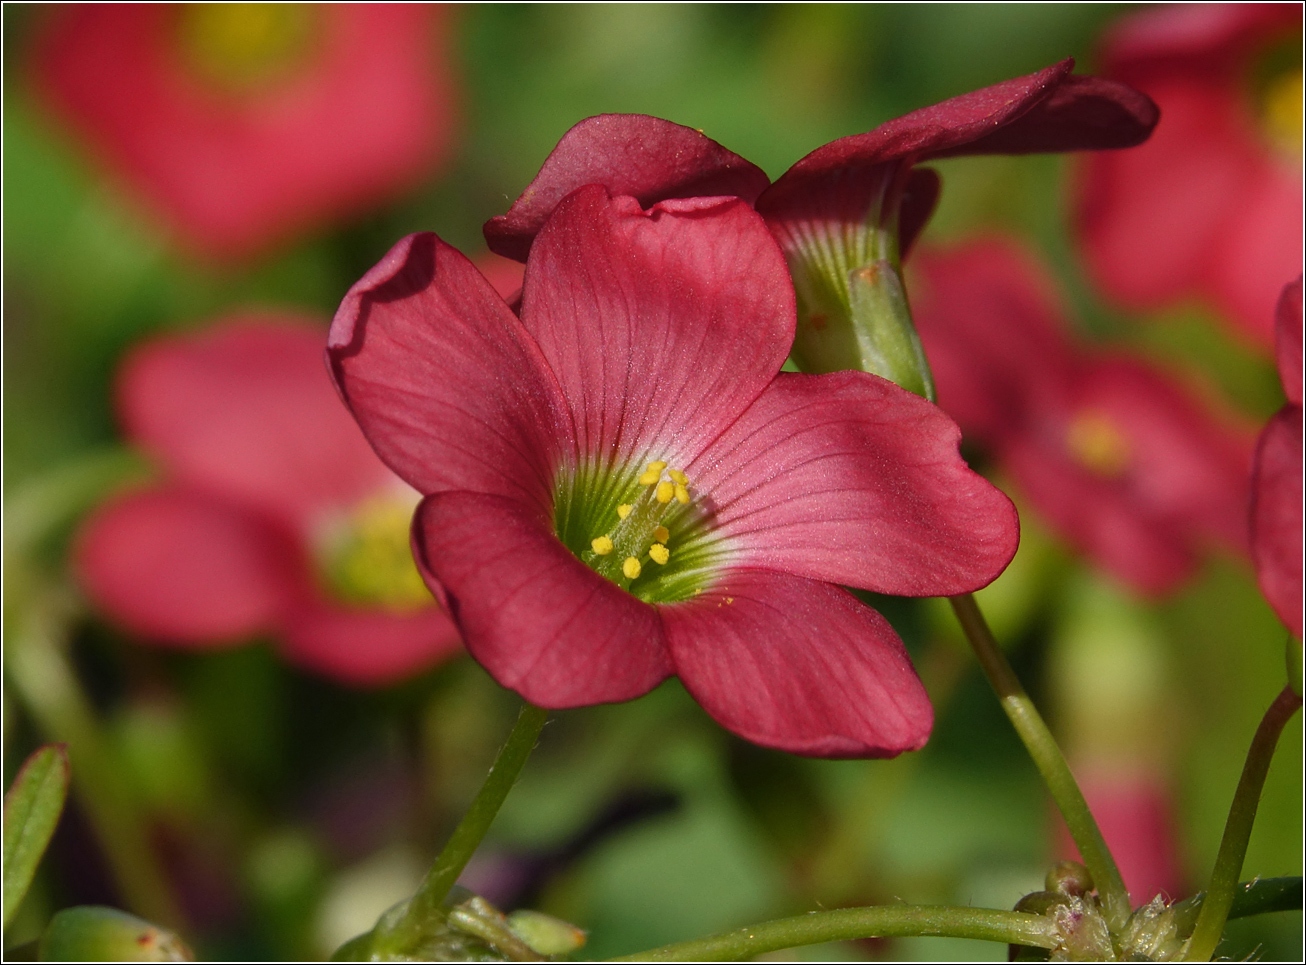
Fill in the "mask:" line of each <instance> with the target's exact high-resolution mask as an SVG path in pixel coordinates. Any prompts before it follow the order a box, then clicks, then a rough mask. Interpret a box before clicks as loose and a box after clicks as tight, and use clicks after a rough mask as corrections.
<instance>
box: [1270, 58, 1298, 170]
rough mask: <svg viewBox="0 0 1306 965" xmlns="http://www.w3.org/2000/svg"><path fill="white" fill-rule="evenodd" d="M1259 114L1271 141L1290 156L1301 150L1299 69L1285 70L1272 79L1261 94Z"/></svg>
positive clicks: (1296, 155) (1296, 154)
mask: <svg viewBox="0 0 1306 965" xmlns="http://www.w3.org/2000/svg"><path fill="white" fill-rule="evenodd" d="M1261 116H1262V118H1263V119H1264V127H1265V132H1266V134H1267V135H1268V136H1269V138H1270V142H1271V143H1272V144H1273V145H1274V146H1275V147H1276V148H1278V149H1279V150H1280V151H1282V152H1283V153H1284V154H1286V155H1288V156H1289V157H1296V158H1300V157H1301V152H1302V72H1301V70H1300V69H1297V70H1288V71H1284V72H1283V73H1281V74H1279V75H1277V76H1276V77H1274V78H1273V79H1271V81H1270V83H1269V84H1268V85H1267V86H1266V88H1265V92H1264V93H1263V94H1262V97H1261Z"/></svg>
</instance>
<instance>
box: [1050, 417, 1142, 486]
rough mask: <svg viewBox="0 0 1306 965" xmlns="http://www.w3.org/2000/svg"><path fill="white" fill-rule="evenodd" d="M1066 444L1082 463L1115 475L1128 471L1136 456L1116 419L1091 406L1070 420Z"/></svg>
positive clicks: (1111, 476) (1092, 468) (1087, 466)
mask: <svg viewBox="0 0 1306 965" xmlns="http://www.w3.org/2000/svg"><path fill="white" fill-rule="evenodd" d="M1066 448H1067V449H1068V450H1069V451H1070V455H1071V456H1072V457H1073V458H1074V460H1075V461H1076V462H1078V463H1079V464H1080V465H1081V466H1084V467H1085V468H1086V469H1089V470H1091V471H1092V472H1095V473H1097V474H1098V475H1099V476H1107V477H1109V478H1112V479H1114V478H1117V477H1119V476H1123V475H1124V474H1125V471H1126V470H1127V469H1128V468H1129V463H1130V461H1131V459H1132V456H1133V452H1132V449H1131V446H1130V445H1129V440H1128V439H1127V438H1125V436H1124V434H1123V433H1122V432H1121V431H1120V429H1119V427H1118V426H1117V425H1116V424H1115V422H1114V421H1113V420H1111V419H1110V418H1108V417H1107V416H1106V415H1104V414H1102V413H1101V412H1094V411H1092V410H1085V411H1083V412H1080V413H1078V414H1077V415H1076V416H1075V417H1074V418H1073V419H1071V420H1070V425H1069V426H1068V427H1067V428H1066Z"/></svg>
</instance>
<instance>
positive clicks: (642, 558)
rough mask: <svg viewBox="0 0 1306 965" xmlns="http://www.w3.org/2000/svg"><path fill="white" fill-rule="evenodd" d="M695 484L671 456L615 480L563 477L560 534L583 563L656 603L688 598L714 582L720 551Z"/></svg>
mask: <svg viewBox="0 0 1306 965" xmlns="http://www.w3.org/2000/svg"><path fill="white" fill-rule="evenodd" d="M692 489H693V484H692V483H691V482H690V480H689V477H687V476H686V475H685V474H684V473H683V472H682V471H681V470H679V469H676V468H673V467H671V466H669V465H668V464H667V462H666V461H665V460H661V459H659V460H654V461H652V462H650V463H648V464H647V465H646V466H645V467H644V469H643V470H642V471H641V472H640V473H639V474H638V475H637V476H636V475H634V473H627V474H625V479H624V480H623V479H620V478H616V479H614V478H613V477H612V476H611V475H610V474H608V473H603V472H598V471H594V470H590V471H588V472H583V471H582V472H578V473H576V474H575V475H574V476H569V477H567V478H565V479H564V480H562V485H561V486H560V487H559V493H558V500H557V503H556V505H555V513H554V515H555V520H554V522H555V527H556V530H557V533H558V538H559V539H561V540H562V542H563V543H564V544H565V545H566V546H567V548H568V549H570V550H571V551H572V552H573V553H574V554H575V555H576V556H577V557H578V558H579V559H580V561H581V562H582V563H584V564H585V565H586V566H588V567H589V568H590V569H592V570H593V571H594V572H595V573H598V574H599V575H600V576H602V577H603V578H604V579H607V580H611V581H612V582H613V583H615V584H617V585H618V586H620V587H621V588H622V589H624V590H627V591H629V592H630V593H632V594H634V595H635V596H637V597H639V598H640V599H642V600H644V601H646V602H649V603H664V602H672V601H675V600H683V599H687V598H689V597H691V596H694V595H695V594H696V593H698V592H701V591H702V589H703V588H704V587H705V586H706V585H708V583H710V581H711V577H712V575H713V573H714V572H715V567H713V566H712V565H711V564H712V562H713V560H714V558H715V557H716V556H717V555H718V551H717V550H716V549H714V547H715V545H716V541H715V540H713V539H712V538H711V536H710V532H709V526H708V519H707V516H706V514H704V513H703V512H702V506H701V505H700V504H699V501H698V500H696V499H695V497H694V495H693V493H692Z"/></svg>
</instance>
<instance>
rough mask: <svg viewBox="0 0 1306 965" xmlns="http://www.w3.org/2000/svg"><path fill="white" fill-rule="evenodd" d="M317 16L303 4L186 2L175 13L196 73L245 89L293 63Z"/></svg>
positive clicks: (299, 56) (305, 46) (227, 87)
mask: <svg viewBox="0 0 1306 965" xmlns="http://www.w3.org/2000/svg"><path fill="white" fill-rule="evenodd" d="M318 16H319V14H318V12H317V11H316V10H314V9H313V8H312V7H310V6H309V5H307V4H288V3H287V4H283V3H188V4H184V5H183V6H182V7H181V9H180V11H179V13H178V19H177V33H178V40H179V41H180V45H181V49H182V51H183V52H184V53H185V55H186V59H187V61H188V62H189V64H190V66H191V67H192V68H193V69H194V70H195V71H196V72H197V73H199V74H200V76H202V77H204V78H205V79H206V80H208V81H210V82H212V83H213V84H215V85H217V86H218V87H220V88H223V89H225V90H228V91H232V92H236V93H245V92H248V91H250V90H251V89H254V88H257V87H263V86H267V85H268V84H270V83H271V82H273V81H275V80H277V79H278V78H279V77H281V76H284V75H285V74H288V73H290V72H291V71H292V70H293V69H294V68H295V67H296V66H298V64H299V63H300V61H301V60H302V57H303V55H304V54H305V53H306V52H307V50H308V48H309V41H310V39H311V35H312V34H313V33H314V31H315V27H316V26H317V18H318Z"/></svg>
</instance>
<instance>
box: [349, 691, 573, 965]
mask: <svg viewBox="0 0 1306 965" xmlns="http://www.w3.org/2000/svg"><path fill="white" fill-rule="evenodd" d="M548 716H549V712H548V711H547V710H545V709H544V708H542V707H536V706H535V705H533V704H529V703H527V704H523V705H522V709H521V712H520V713H519V714H518V715H517V723H516V724H515V725H514V726H513V729H512V733H511V734H509V735H508V740H507V741H506V742H505V743H504V745H503V748H502V749H501V750H500V751H499V754H498V756H497V757H496V758H495V760H494V764H493V766H491V768H490V773H489V775H488V776H487V777H486V778H485V783H484V784H483V785H481V789H480V791H478V792H477V794H476V798H475V800H473V801H472V804H471V807H469V808H468V809H467V813H466V814H464V815H463V819H462V820H461V821H460V822H458V827H456V828H454V832H453V834H452V835H451V836H450V837H449V841H448V843H447V844H445V846H444V850H443V851H441V852H440V856H439V857H438V858H436V859H435V864H433V865H432V866H431V870H430V871H429V872H427V875H426V878H425V880H424V881H423V882H422V884H421V886H420V887H419V888H418V889H417V893H416V894H415V895H413V897H412V898H411V899H410V900H409V902H408V907H407V909H406V911H405V912H404V914H403V916H402V917H401V918H400V919H399V920H398V921H397V922H396V923H395V924H394V925H393V926H392V927H391V928H390V929H388V932H387V933H386V934H384V935H378V936H376V938H375V939H374V942H373V945H374V951H376V952H389V953H404V952H406V951H410V950H412V949H413V948H415V947H416V946H417V945H418V944H419V943H420V941H421V939H422V937H423V933H424V930H425V928H426V926H427V923H428V922H430V921H432V920H440V921H443V918H444V913H443V911H442V909H441V905H442V904H443V903H444V900H445V898H446V897H447V896H448V894H449V889H451V888H452V887H453V886H454V884H455V882H457V881H458V876H459V875H460V874H462V872H463V868H465V867H466V866H467V862H468V861H469V860H470V859H471V857H472V855H473V854H474V853H475V851H476V849H477V847H478V846H479V845H480V843H481V839H482V838H484V837H485V833H486V832H487V831H488V830H489V829H490V825H491V824H492V823H493V822H494V819H495V817H496V816H497V815H498V813H499V809H500V808H501V807H503V802H504V800H505V799H506V798H507V797H508V792H509V791H511V790H512V786H513V785H514V784H516V783H517V778H518V776H519V775H520V774H521V770H522V768H523V767H524V766H525V765H526V761H527V759H528V758H529V757H530V756H531V751H533V750H534V749H535V742H536V741H537V740H538V739H539V736H540V731H542V730H543V729H544V723H545V721H546V720H547V719H548ZM383 921H384V919H383Z"/></svg>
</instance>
